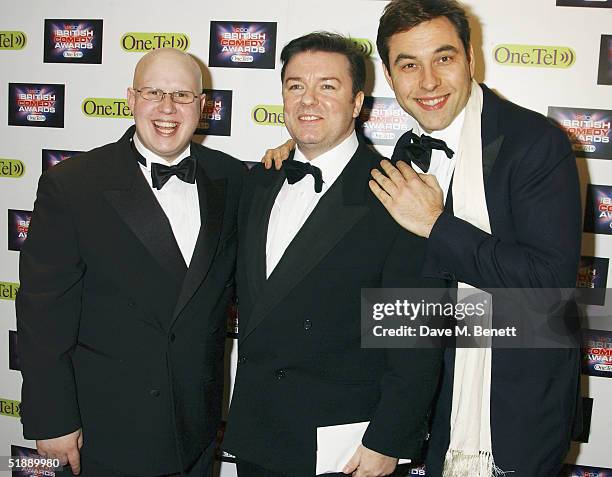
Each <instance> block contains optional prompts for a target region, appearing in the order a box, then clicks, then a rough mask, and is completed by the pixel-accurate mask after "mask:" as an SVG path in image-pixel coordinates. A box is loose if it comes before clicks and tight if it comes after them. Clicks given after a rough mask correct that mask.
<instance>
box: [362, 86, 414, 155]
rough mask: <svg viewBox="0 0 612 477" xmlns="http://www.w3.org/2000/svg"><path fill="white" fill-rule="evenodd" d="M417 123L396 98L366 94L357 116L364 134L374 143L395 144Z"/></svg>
mask: <svg viewBox="0 0 612 477" xmlns="http://www.w3.org/2000/svg"><path fill="white" fill-rule="evenodd" d="M415 124H416V123H415V121H414V119H412V118H411V117H410V116H409V115H408V113H406V111H404V110H403V109H402V108H400V106H399V104H397V101H396V100H395V98H378V97H374V96H366V98H365V100H364V102H363V108H362V109H361V113H360V114H359V118H357V126H358V128H359V129H361V131H362V133H363V135H364V136H365V137H366V138H367V139H369V140H370V142H372V144H380V145H383V146H395V143H396V142H397V140H398V139H399V138H400V136H401V135H402V134H404V133H405V132H406V131H408V130H409V129H412V128H413V127H414V126H415Z"/></svg>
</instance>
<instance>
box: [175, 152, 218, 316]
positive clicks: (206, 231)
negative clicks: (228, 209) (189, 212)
mask: <svg viewBox="0 0 612 477" xmlns="http://www.w3.org/2000/svg"><path fill="white" fill-rule="evenodd" d="M204 160H205V159H203V158H201V157H199V158H198V169H197V172H196V184H197V186H198V197H199V200H200V232H199V233H198V239H197V241H196V245H195V248H194V249H193V256H192V258H191V263H190V265H189V269H188V270H187V274H186V276H185V281H184V283H183V288H182V289H181V293H180V295H179V298H178V301H177V303H176V307H175V309H174V317H173V322H172V324H174V321H175V320H176V318H177V317H178V315H179V314H180V312H181V311H182V309H183V308H184V307H185V305H186V304H187V303H188V302H189V300H190V299H191V297H192V296H193V294H194V293H195V292H196V290H197V289H198V287H199V286H200V285H201V284H202V282H203V281H204V278H206V274H207V273H208V270H209V269H210V266H211V264H212V261H213V257H214V256H215V252H216V251H217V246H218V245H219V237H220V235H221V226H222V224H223V213H224V211H225V188H226V181H225V179H219V180H215V181H211V180H210V178H209V177H208V175H207V174H206V172H205V170H204V167H203V165H202V163H203V161H204ZM171 326H172V325H171Z"/></svg>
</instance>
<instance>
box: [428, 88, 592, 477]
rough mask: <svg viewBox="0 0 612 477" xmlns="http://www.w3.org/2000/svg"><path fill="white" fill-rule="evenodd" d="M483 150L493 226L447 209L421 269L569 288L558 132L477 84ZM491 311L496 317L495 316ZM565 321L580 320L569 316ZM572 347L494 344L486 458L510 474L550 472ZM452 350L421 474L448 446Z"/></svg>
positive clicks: (575, 236) (572, 171) (564, 174)
mask: <svg viewBox="0 0 612 477" xmlns="http://www.w3.org/2000/svg"><path fill="white" fill-rule="evenodd" d="M483 94H484V105H483V111H482V150H483V174H484V177H485V195H486V200H487V208H488V211H489V220H490V223H491V231H492V233H491V234H487V233H485V232H483V231H482V230H480V229H478V228H476V227H474V226H473V225H471V224H469V223H467V222H465V221H463V220H461V219H459V218H456V217H454V216H453V214H452V211H446V212H444V213H443V214H442V216H440V218H439V219H438V221H437V222H436V223H435V225H434V227H433V230H432V232H431V235H430V237H429V240H428V244H427V259H426V263H425V267H424V274H425V276H432V277H445V278H447V279H450V280H456V281H461V282H465V283H468V284H470V285H473V286H475V287H478V288H573V287H574V286H575V284H576V276H577V271H578V261H579V258H580V239H581V230H580V224H581V217H580V192H579V184H578V175H577V170H576V162H575V157H574V153H573V152H572V149H571V146H570V144H569V141H568V139H567V137H566V136H565V133H564V132H562V131H561V130H560V129H558V128H556V127H554V126H553V125H552V124H551V123H550V122H549V121H548V120H547V119H546V118H545V117H543V116H541V115H540V114H537V113H535V112H533V111H529V110H527V109H523V108H521V107H519V106H517V105H515V104H513V103H511V102H509V101H505V100H503V99H501V98H499V97H498V96H496V95H495V94H494V93H493V92H491V91H490V90H489V89H488V88H487V87H486V86H484V85H483ZM494 319H495V318H494ZM570 321H571V323H569V322H568V324H569V325H570V326H569V327H568V329H571V328H576V327H578V326H579V325H578V323H576V322H575V321H576V315H575V314H574V318H573V320H570ZM579 363H580V353H579V350H578V349H563V350H561V349H541V350H537V349H530V350H508V349H494V350H493V357H492V368H491V369H492V384H491V430H492V445H493V456H494V458H495V462H496V464H497V465H498V466H499V467H500V468H501V469H502V470H504V471H512V470H513V471H515V473H514V474H512V475H516V477H543V476H553V475H557V473H558V470H559V467H560V464H561V462H562V461H563V459H564V457H565V454H566V453H567V450H568V447H569V443H570V439H571V431H572V423H573V421H574V417H575V415H576V408H577V404H578V402H577V400H578V399H579V372H580V371H579ZM453 366H454V353H452V352H449V353H446V355H445V366H444V373H443V383H442V392H441V394H440V399H439V402H438V405H437V407H436V413H435V419H434V426H433V430H432V442H431V445H430V450H429V455H428V461H427V463H428V467H427V475H428V476H429V475H431V476H432V477H438V476H440V475H441V465H442V462H443V460H444V454H445V452H446V449H447V448H448V439H449V432H450V424H449V423H450V410H451V404H452V383H453Z"/></svg>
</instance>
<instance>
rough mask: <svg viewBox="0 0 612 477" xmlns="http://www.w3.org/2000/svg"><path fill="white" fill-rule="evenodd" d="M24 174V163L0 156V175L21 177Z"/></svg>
mask: <svg viewBox="0 0 612 477" xmlns="http://www.w3.org/2000/svg"><path fill="white" fill-rule="evenodd" d="M24 174H25V165H24V164H23V162H21V161H19V160H17V159H4V158H2V157H0V177H13V178H18V177H22V176H23V175H24Z"/></svg>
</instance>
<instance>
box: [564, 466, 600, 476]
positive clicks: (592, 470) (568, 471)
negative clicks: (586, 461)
mask: <svg viewBox="0 0 612 477" xmlns="http://www.w3.org/2000/svg"><path fill="white" fill-rule="evenodd" d="M559 477H612V469H604V468H603V467H588V466H586V465H571V464H565V465H564V466H563V469H562V470H561V473H560V474H559Z"/></svg>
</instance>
